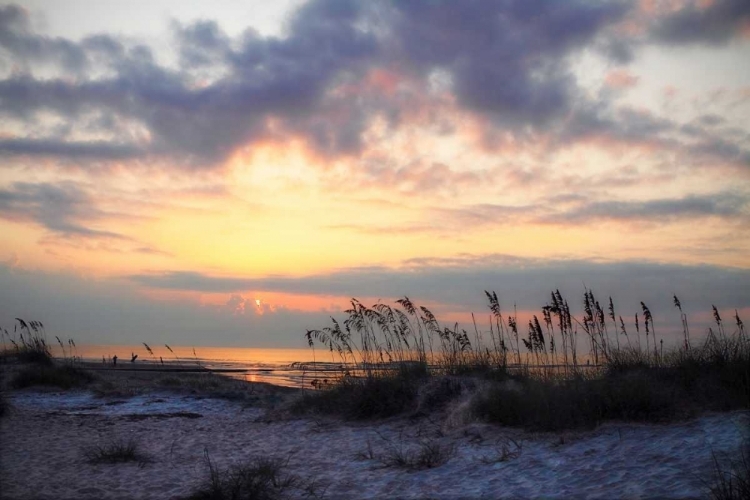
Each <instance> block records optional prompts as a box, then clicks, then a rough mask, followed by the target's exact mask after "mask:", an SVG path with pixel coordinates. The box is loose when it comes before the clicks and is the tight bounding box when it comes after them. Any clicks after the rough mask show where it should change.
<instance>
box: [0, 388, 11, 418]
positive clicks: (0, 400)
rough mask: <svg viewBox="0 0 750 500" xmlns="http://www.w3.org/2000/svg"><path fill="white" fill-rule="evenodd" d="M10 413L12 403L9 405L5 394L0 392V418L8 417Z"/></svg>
mask: <svg viewBox="0 0 750 500" xmlns="http://www.w3.org/2000/svg"><path fill="white" fill-rule="evenodd" d="M9 411H10V403H8V400H7V399H6V397H5V393H4V392H0V418H2V417H4V416H5V415H7V414H8V413H9Z"/></svg>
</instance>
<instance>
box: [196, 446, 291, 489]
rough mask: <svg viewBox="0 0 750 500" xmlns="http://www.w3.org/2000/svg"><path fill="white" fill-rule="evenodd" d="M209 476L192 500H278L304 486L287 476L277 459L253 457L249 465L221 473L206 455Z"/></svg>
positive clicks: (281, 461)
mask: <svg viewBox="0 0 750 500" xmlns="http://www.w3.org/2000/svg"><path fill="white" fill-rule="evenodd" d="M205 457H206V462H207V464H208V468H209V477H208V479H207V480H206V481H205V482H204V484H202V485H201V486H200V487H199V488H198V489H197V490H196V491H195V492H194V493H193V494H191V495H190V496H189V497H188V498H189V500H277V499H281V498H286V497H287V495H288V494H289V493H290V490H294V489H296V488H299V487H300V486H301V482H300V480H299V479H298V478H297V477H296V476H293V475H290V474H287V473H286V472H285V471H284V469H285V466H286V463H285V461H284V460H280V459H278V458H266V457H260V458H254V459H252V460H251V461H249V462H248V463H246V464H243V465H238V466H234V467H232V468H230V469H227V470H220V469H219V468H218V467H217V466H216V465H215V464H213V463H212V462H211V459H210V457H209V456H208V452H206V455H205Z"/></svg>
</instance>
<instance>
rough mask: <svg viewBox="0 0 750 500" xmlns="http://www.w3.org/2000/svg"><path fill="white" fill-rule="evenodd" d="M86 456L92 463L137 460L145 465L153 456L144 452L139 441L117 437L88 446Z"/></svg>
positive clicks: (85, 451)
mask: <svg viewBox="0 0 750 500" xmlns="http://www.w3.org/2000/svg"><path fill="white" fill-rule="evenodd" d="M84 456H85V457H86V461H87V462H89V463H90V464H117V463H127V462H137V463H138V464H141V465H143V464H146V463H148V462H150V461H151V457H149V456H148V455H147V454H146V453H144V452H142V451H141V449H140V446H139V445H138V442H137V441H135V440H133V439H129V440H124V439H117V440H114V441H110V442H107V443H104V444H100V445H96V446H93V447H91V448H87V449H85V450H84Z"/></svg>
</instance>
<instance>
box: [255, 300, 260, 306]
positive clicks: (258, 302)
mask: <svg viewBox="0 0 750 500" xmlns="http://www.w3.org/2000/svg"><path fill="white" fill-rule="evenodd" d="M255 305H256V306H258V307H260V299H255Z"/></svg>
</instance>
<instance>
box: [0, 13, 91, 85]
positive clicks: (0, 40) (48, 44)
mask: <svg viewBox="0 0 750 500" xmlns="http://www.w3.org/2000/svg"><path fill="white" fill-rule="evenodd" d="M0 48H1V49H3V50H5V51H7V52H8V53H10V54H11V55H12V57H13V58H14V59H15V60H16V61H17V62H21V63H22V64H23V65H24V66H26V65H28V64H29V63H55V64H59V65H61V66H62V67H64V68H65V69H67V70H69V71H73V72H79V71H81V70H83V69H84V68H85V67H86V65H87V62H88V61H87V58H86V54H85V52H84V50H83V49H82V48H81V47H79V46H78V45H77V44H75V43H73V42H71V41H69V40H65V39H63V38H50V37H45V36H40V35H36V34H34V33H32V32H31V29H30V26H29V20H28V14H27V13H26V11H25V10H24V9H22V8H21V7H19V6H17V5H6V6H0Z"/></svg>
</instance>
